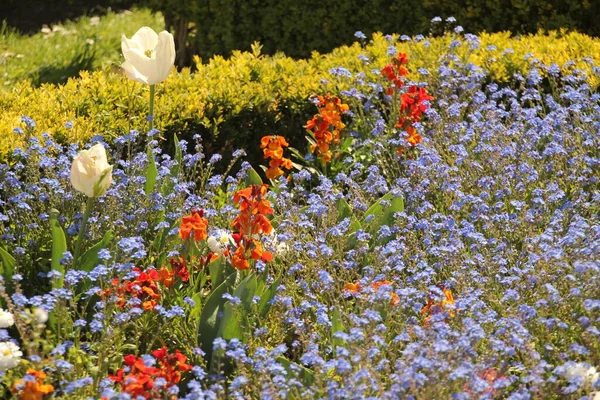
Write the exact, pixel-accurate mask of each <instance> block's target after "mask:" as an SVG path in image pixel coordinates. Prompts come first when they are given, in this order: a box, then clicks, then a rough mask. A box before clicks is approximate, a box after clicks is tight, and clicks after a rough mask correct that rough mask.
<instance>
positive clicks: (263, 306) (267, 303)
mask: <svg viewBox="0 0 600 400" xmlns="http://www.w3.org/2000/svg"><path fill="white" fill-rule="evenodd" d="M280 284H281V276H280V277H278V278H277V279H275V281H274V282H273V283H272V284H271V286H269V288H268V289H267V290H265V291H264V293H262V294H261V295H260V301H259V302H258V314H259V315H260V316H261V318H264V317H266V316H267V313H268V312H269V309H270V308H271V300H273V298H274V297H275V295H276V294H277V288H279V285H280Z"/></svg>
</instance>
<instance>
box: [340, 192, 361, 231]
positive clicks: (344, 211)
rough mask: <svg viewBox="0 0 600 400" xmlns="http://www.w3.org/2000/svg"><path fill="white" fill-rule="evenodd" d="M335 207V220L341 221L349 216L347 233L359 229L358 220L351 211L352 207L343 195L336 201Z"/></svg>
mask: <svg viewBox="0 0 600 400" xmlns="http://www.w3.org/2000/svg"><path fill="white" fill-rule="evenodd" d="M336 208H337V212H338V218H337V222H341V221H342V220H343V219H344V218H350V227H349V229H348V233H353V232H356V231H357V230H358V229H361V225H360V222H358V219H357V218H356V217H355V216H354V214H353V213H352V208H351V207H350V205H349V204H348V202H347V201H346V199H344V198H343V197H342V198H340V199H339V200H338V201H337V203H336Z"/></svg>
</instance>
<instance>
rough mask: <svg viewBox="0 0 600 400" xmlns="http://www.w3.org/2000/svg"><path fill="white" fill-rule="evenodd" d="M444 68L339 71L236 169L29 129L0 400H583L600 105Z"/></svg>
mask: <svg viewBox="0 0 600 400" xmlns="http://www.w3.org/2000/svg"><path fill="white" fill-rule="evenodd" d="M149 50H150V51H152V49H149ZM388 51H389V50H388ZM447 60H450V61H452V62H448V63H446V62H443V63H442V64H443V65H442V66H441V67H440V69H439V71H438V72H439V74H438V77H437V78H436V79H438V80H437V83H436V84H435V85H429V86H427V85H425V84H423V83H419V82H417V81H415V79H414V77H415V75H414V68H415V64H417V63H415V62H414V60H413V59H412V58H411V56H410V54H409V55H407V54H405V53H403V52H400V51H398V49H394V51H393V52H391V51H389V56H388V57H387V60H386V62H384V63H382V64H381V65H378V66H377V68H372V71H371V70H370V71H369V72H368V73H360V72H359V73H355V72H354V73H353V72H352V71H351V70H350V69H342V68H340V69H337V70H336V72H335V74H336V78H335V79H336V80H338V81H339V82H340V85H342V83H341V82H345V84H344V85H345V86H343V87H344V88H345V89H343V90H339V91H336V92H333V91H331V92H330V93H327V91H321V92H319V93H317V96H315V97H314V98H312V102H308V107H310V110H311V112H310V113H311V114H313V116H312V118H311V116H310V115H308V116H307V117H306V119H305V120H304V121H302V122H301V125H300V127H299V128H298V129H299V131H301V132H302V135H303V138H297V137H296V138H295V140H296V143H300V144H301V145H298V144H292V141H291V140H290V139H291V138H289V137H285V136H283V135H277V134H273V132H265V133H264V135H263V136H262V137H260V138H257V140H255V141H254V142H253V146H254V148H255V149H256V151H257V152H259V154H261V157H262V158H263V159H262V161H261V162H260V163H255V164H253V165H251V164H250V163H248V162H247V161H245V160H244V159H245V157H246V155H245V152H244V151H242V150H236V151H235V152H234V154H231V155H229V154H225V155H223V156H225V157H222V156H221V155H219V154H211V153H208V152H207V151H206V149H205V147H203V141H202V138H201V137H200V136H199V135H196V136H194V137H193V138H190V140H187V141H186V140H179V138H177V137H176V136H175V137H174V138H173V142H174V143H175V144H176V145H175V146H174V149H173V151H172V152H171V153H166V152H164V151H163V150H162V149H161V147H160V146H159V144H160V143H159V140H158V139H157V138H159V134H160V131H159V130H154V129H153V130H150V131H148V130H147V126H146V124H142V126H140V128H139V131H140V132H144V134H127V135H125V136H121V137H119V138H117V139H116V140H115V141H114V143H113V144H108V143H106V142H105V140H104V139H103V138H102V137H100V136H96V137H94V138H93V140H91V141H90V142H89V143H88V144H86V146H84V148H81V147H79V146H78V145H77V144H72V145H69V146H64V145H61V144H59V143H57V141H56V140H55V139H54V138H53V137H52V136H51V135H50V134H43V135H42V136H41V137H40V138H38V137H37V136H36V135H34V134H33V133H34V131H35V125H34V124H35V122H34V121H33V120H31V119H29V118H25V119H24V120H23V121H24V122H23V124H24V125H23V128H22V129H23V133H22V137H23V142H24V143H25V145H23V147H20V148H18V149H16V150H15V151H14V152H13V155H12V157H11V160H10V161H11V162H10V163H6V164H3V165H2V166H1V168H0V200H1V203H0V204H1V206H2V208H1V214H0V220H1V221H2V232H1V233H2V235H1V239H2V244H1V246H0V261H1V266H2V276H3V277H4V279H3V281H2V285H1V286H0V299H1V302H2V307H3V309H4V311H3V312H1V313H0V327H1V329H2V330H0V333H1V334H2V338H1V342H0V344H1V345H2V346H3V351H2V352H1V353H0V370H2V371H3V378H2V386H1V388H2V390H3V391H4V392H3V394H4V396H5V397H7V396H9V393H13V394H14V395H16V396H20V397H21V398H39V399H41V398H44V396H47V397H50V396H56V397H64V398H74V399H78V398H86V397H92V398H107V399H113V398H114V399H117V398H136V396H137V398H145V399H157V398H188V399H198V398H248V397H250V398H281V397H289V398H323V397H327V398H368V397H377V398H406V397H409V396H412V397H411V398H450V397H452V398H457V399H468V398H511V399H520V398H564V397H565V396H572V397H573V398H578V397H581V396H584V395H585V396H588V398H594V396H598V391H599V389H600V387H599V385H600V380H599V379H598V378H599V374H598V372H597V371H596V368H595V367H597V366H598V365H600V358H599V354H600V344H599V343H600V341H599V340H598V339H599V336H600V330H599V328H600V326H599V323H600V285H598V275H599V273H600V271H599V268H600V267H599V265H598V253H599V250H600V225H599V211H600V210H599V209H598V204H599V201H598V200H599V196H600V194H599V193H600V183H599V179H600V168H599V167H600V165H599V164H600V154H599V151H600V150H599V149H600V146H599V144H600V143H599V129H598V126H600V110H599V108H598V101H599V99H600V97H599V95H598V93H596V92H594V91H593V90H592V89H590V86H589V84H588V82H589V81H588V79H589V76H585V75H584V74H582V73H581V72H580V71H577V70H574V71H572V73H570V74H562V75H561V74H560V73H559V72H558V71H557V70H556V68H554V67H552V66H545V65H541V64H537V65H536V66H535V67H534V68H532V69H531V70H530V71H529V72H528V73H527V74H526V75H525V76H523V80H522V84H521V85H520V86H519V87H517V88H511V87H509V86H504V87H503V86H500V85H498V84H497V83H495V82H490V81H489V76H488V75H487V74H486V73H485V72H484V71H482V70H481V69H478V68H474V67H473V65H471V64H463V63H462V62H461V61H460V60H457V59H455V58H454V57H453V56H452V55H449V56H448V58H447ZM359 62H364V61H360V60H359ZM372 67H374V65H372ZM138 72H139V71H138ZM411 72H412V73H413V74H411ZM543 74H545V75H546V76H547V78H546V81H547V82H548V85H542V84H543V83H544V82H545V81H544V78H543V77H542V75H543ZM133 75H134V76H136V75H135V74H133ZM184 75H185V74H184ZM172 79H180V78H179V77H173V78H172ZM154 83H155V84H157V85H158V86H157V88H158V89H157V94H156V99H157V107H156V108H155V110H156V114H153V113H152V112H150V115H151V116H154V115H156V116H157V118H156V123H157V124H158V127H159V128H160V124H161V122H160V118H161V113H160V109H161V104H164V103H161V102H165V101H167V100H166V98H167V97H168V92H166V91H162V90H161V87H162V86H163V85H166V84H169V81H167V82H166V84H165V83H160V82H154ZM328 88H329V89H333V87H332V86H329V87H328ZM215 90H217V89H215ZM140 101H141V102H142V101H143V102H144V104H147V100H146V99H145V98H144V99H143V100H140ZM144 113H145V111H144V112H142V114H144ZM151 121H152V122H154V118H151ZM139 148H141V149H143V150H142V151H140V152H138V151H137V149H139ZM223 158H227V159H231V160H232V161H231V162H226V161H225V160H224V159H223ZM261 167H262V169H263V170H265V171H266V172H265V175H266V176H268V179H265V180H264V181H263V180H262V179H261V178H260V174H259V173H257V171H260V169H261ZM216 170H219V171H223V172H222V173H221V172H219V173H216V172H215V171H216ZM35 396H37V397H35ZM128 396H129V397H128ZM140 396H141V397H140Z"/></svg>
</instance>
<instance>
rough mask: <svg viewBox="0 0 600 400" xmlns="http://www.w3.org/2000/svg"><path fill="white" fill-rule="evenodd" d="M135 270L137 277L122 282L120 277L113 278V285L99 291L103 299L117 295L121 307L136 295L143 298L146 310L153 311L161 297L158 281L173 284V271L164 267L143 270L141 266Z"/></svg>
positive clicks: (117, 301) (140, 298)
mask: <svg viewBox="0 0 600 400" xmlns="http://www.w3.org/2000/svg"><path fill="white" fill-rule="evenodd" d="M133 271H134V272H136V273H137V277H136V278H135V279H133V280H126V281H123V282H122V283H120V282H119V279H117V278H115V279H113V280H112V285H113V287H110V288H108V289H105V290H102V291H100V292H98V295H99V296H100V297H101V298H102V299H103V300H106V299H107V298H111V297H115V298H116V301H115V302H116V304H117V305H118V306H119V307H120V308H125V306H126V305H127V302H128V300H129V299H131V298H133V297H135V298H138V299H139V300H141V302H142V308H143V309H144V310H145V311H151V310H153V309H154V307H155V306H156V305H157V304H158V303H157V300H159V299H160V297H161V292H160V289H159V287H158V285H157V283H158V282H161V281H162V282H163V284H164V285H165V286H167V287H168V286H169V285H171V284H172V279H173V273H172V272H170V271H169V270H167V269H166V268H164V267H163V268H161V270H160V271H156V270H154V269H150V270H148V271H141V270H140V269H139V268H134V269H133Z"/></svg>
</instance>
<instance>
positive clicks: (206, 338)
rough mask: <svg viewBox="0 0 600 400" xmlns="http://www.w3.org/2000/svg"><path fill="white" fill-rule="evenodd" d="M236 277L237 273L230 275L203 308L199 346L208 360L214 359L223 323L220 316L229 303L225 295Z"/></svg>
mask: <svg viewBox="0 0 600 400" xmlns="http://www.w3.org/2000/svg"><path fill="white" fill-rule="evenodd" d="M236 275H237V273H233V274H231V275H229V276H228V277H227V279H225V280H224V281H223V283H221V284H220V285H219V286H218V287H216V288H215V289H214V290H213V292H212V293H211V294H210V296H209V297H208V299H207V300H206V303H205V304H204V307H202V312H201V314H200V321H199V322H198V345H199V346H200V348H201V349H202V350H203V351H204V352H205V353H206V356H205V359H206V360H210V359H211V358H212V352H213V342H214V341H215V339H216V337H217V333H218V332H219V325H220V323H221V318H220V317H219V314H220V313H222V312H223V306H224V305H225V303H226V302H227V300H226V299H224V298H223V295H224V294H225V293H230V292H231V290H232V288H233V285H234V283H235V279H236Z"/></svg>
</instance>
